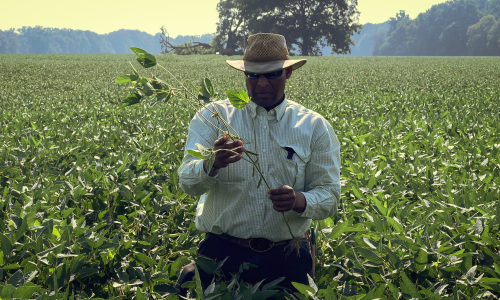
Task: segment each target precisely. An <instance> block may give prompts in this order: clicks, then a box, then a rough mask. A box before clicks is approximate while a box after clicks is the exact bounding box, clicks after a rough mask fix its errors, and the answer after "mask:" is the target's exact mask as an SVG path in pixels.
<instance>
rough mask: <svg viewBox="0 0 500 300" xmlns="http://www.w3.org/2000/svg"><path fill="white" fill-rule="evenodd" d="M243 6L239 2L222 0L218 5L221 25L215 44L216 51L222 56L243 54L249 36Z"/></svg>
mask: <svg viewBox="0 0 500 300" xmlns="http://www.w3.org/2000/svg"><path fill="white" fill-rule="evenodd" d="M242 4H243V3H242V1H239V0H221V1H220V2H219V3H218V4H217V12H218V13H219V23H217V35H216V36H215V38H214V41H213V44H214V47H215V51H218V52H220V53H221V54H225V55H234V54H243V50H244V49H245V42H246V37H247V36H246V34H245V26H244V25H245V16H244V15H243V12H242Z"/></svg>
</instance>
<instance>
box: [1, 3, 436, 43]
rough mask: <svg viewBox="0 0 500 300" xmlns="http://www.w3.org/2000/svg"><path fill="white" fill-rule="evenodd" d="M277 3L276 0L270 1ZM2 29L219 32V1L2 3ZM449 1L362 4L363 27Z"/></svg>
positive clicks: (412, 13) (360, 9) (178, 33)
mask: <svg viewBox="0 0 500 300" xmlns="http://www.w3.org/2000/svg"><path fill="white" fill-rule="evenodd" d="M270 1H272V0H270ZM1 2H2V3H1V8H2V17H1V18H0V30H7V29H10V28H21V27H23V26H37V25H39V26H43V27H55V28H70V29H80V30H90V31H94V32H97V33H100V34H102V33H109V32H112V31H115V30H119V29H138V30H141V31H145V32H148V33H150V34H155V33H157V32H159V31H160V27H161V26H162V25H163V26H165V28H166V29H167V31H168V32H169V34H170V36H172V37H175V36H177V35H201V34H204V33H214V32H215V30H216V24H217V22H218V20H219V19H218V14H217V10H216V7H217V3H219V0H148V1H136V0H84V1H75V0H43V1H42V0H17V1H9V0H1ZM443 2H446V1H445V0H358V10H359V11H360V17H359V21H360V23H361V24H366V23H382V22H385V21H387V20H388V19H389V18H390V17H394V16H395V15H396V13H397V12H399V11H400V10H406V12H407V13H408V14H409V15H410V17H411V18H412V19H413V18H415V17H416V16H418V14H419V13H422V12H425V11H426V10H428V9H429V8H430V7H431V6H432V5H434V4H438V3H443Z"/></svg>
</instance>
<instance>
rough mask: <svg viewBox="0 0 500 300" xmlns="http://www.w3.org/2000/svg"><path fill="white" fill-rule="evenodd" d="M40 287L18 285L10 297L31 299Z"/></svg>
mask: <svg viewBox="0 0 500 300" xmlns="http://www.w3.org/2000/svg"><path fill="white" fill-rule="evenodd" d="M41 288H42V287H40V286H36V285H30V286H26V285H25V286H20V287H18V288H16V290H15V291H14V293H12V298H20V299H31V297H32V296H33V294H34V293H35V292H37V291H39V290H40V289H41Z"/></svg>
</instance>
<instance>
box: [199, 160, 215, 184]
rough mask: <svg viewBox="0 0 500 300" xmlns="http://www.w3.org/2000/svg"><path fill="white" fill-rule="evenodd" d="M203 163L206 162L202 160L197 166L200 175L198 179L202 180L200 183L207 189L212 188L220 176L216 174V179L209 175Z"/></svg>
mask: <svg viewBox="0 0 500 300" xmlns="http://www.w3.org/2000/svg"><path fill="white" fill-rule="evenodd" d="M203 162H204V160H202V159H200V160H199V161H197V162H196V166H195V170H196V172H197V174H198V178H199V180H200V183H201V184H203V185H204V186H206V187H211V186H212V185H214V184H215V183H216V182H217V176H218V174H216V175H215V176H214V177H211V176H209V175H208V174H207V173H205V170H203Z"/></svg>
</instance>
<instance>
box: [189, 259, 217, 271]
mask: <svg viewBox="0 0 500 300" xmlns="http://www.w3.org/2000/svg"><path fill="white" fill-rule="evenodd" d="M194 261H195V262H196V266H197V267H200V268H201V269H202V270H203V271H205V273H207V274H213V273H214V272H215V270H217V263H216V262H215V261H214V260H208V259H203V258H197V259H195V260H194Z"/></svg>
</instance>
